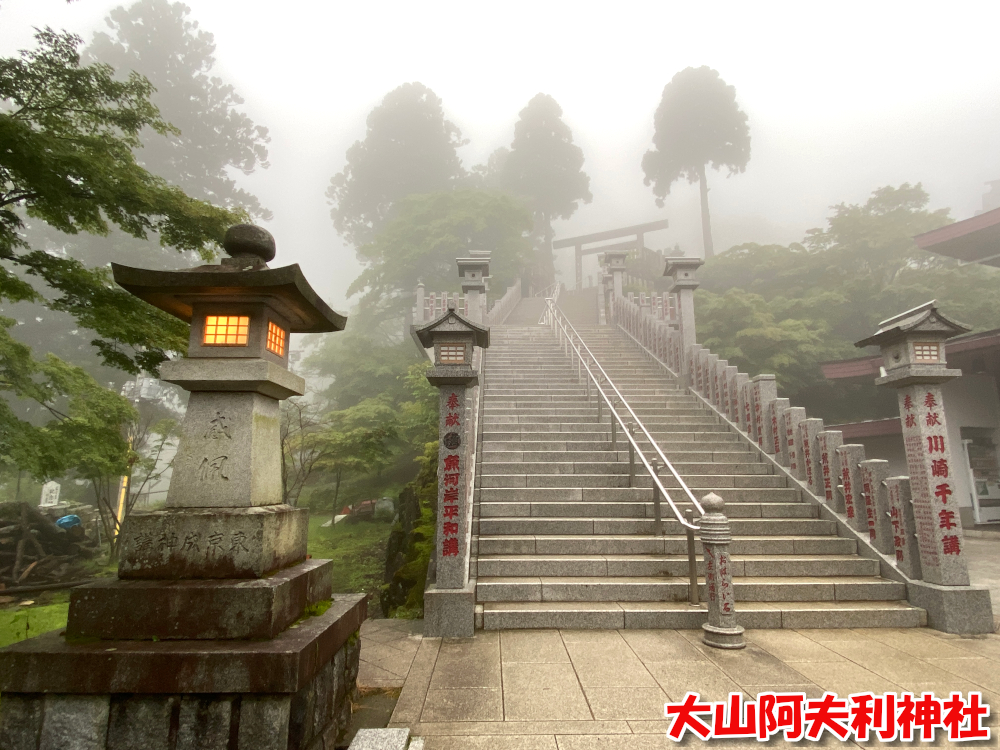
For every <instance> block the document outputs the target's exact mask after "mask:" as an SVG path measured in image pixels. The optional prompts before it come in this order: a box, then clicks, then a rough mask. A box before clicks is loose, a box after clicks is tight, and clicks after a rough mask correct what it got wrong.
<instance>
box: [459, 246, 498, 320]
mask: <svg viewBox="0 0 1000 750" xmlns="http://www.w3.org/2000/svg"><path fill="white" fill-rule="evenodd" d="M455 260H456V262H457V263H458V277H459V279H460V280H461V282H462V293H463V294H464V295H465V299H466V301H467V310H468V314H469V320H471V321H473V322H474V323H483V322H484V321H485V319H486V310H485V308H486V289H487V287H486V281H487V279H489V277H490V254H489V253H488V252H474V253H473V257H471V258H456V259H455Z"/></svg>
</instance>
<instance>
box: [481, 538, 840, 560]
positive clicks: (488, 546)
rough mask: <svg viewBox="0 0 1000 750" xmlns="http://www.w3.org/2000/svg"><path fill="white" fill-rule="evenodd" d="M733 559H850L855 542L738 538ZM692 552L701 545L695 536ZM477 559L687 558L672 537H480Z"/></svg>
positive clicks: (682, 540)
mask: <svg viewBox="0 0 1000 750" xmlns="http://www.w3.org/2000/svg"><path fill="white" fill-rule="evenodd" d="M729 551H730V553H731V554H733V555H772V556H773V555H853V554H855V553H856V552H857V542H856V541H855V540H854V539H846V538H843V537H837V536H794V535H790V536H781V535H775V536H739V535H734V536H733V541H732V543H731V545H730V547H729ZM695 552H696V554H698V555H701V542H700V541H699V540H698V537H697V535H695ZM479 554H480V555H535V554H537V555H685V556H686V555H687V537H686V536H685V535H683V534H676V535H672V536H652V535H647V536H615V535H600V536H559V535H544V534H543V535H539V536H524V535H511V536H480V537H479Z"/></svg>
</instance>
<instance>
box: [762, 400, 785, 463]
mask: <svg viewBox="0 0 1000 750" xmlns="http://www.w3.org/2000/svg"><path fill="white" fill-rule="evenodd" d="M787 408H788V399H787V398H776V399H774V401H772V402H771V403H769V404H768V405H767V411H766V412H765V413H764V418H765V419H766V420H767V423H768V424H769V425H770V426H771V427H770V435H771V449H770V450H768V451H767V452H768V453H771V454H773V455H774V460H775V461H777V462H778V463H779V464H781V465H782V466H788V458H787V457H786V454H785V451H784V450H782V446H783V445H784V443H785V435H784V433H783V432H782V431H781V419H782V415H784V413H785V409H787Z"/></svg>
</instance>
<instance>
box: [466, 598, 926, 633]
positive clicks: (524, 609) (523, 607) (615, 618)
mask: <svg viewBox="0 0 1000 750" xmlns="http://www.w3.org/2000/svg"><path fill="white" fill-rule="evenodd" d="M736 611H737V616H738V618H739V622H740V624H741V625H742V626H743V627H745V628H753V629H764V628H767V629H777V628H790V629H800V628H918V627H924V626H925V625H926V624H927V613H926V611H925V610H923V609H920V608H918V607H912V606H910V605H908V604H907V603H906V602H897V601H889V602H786V601H776V602H747V603H743V602H740V601H738V600H737V604H736ZM707 620H708V613H707V612H706V610H705V609H704V608H703V607H702V608H697V607H692V606H691V605H689V604H688V603H687V602H621V603H618V602H488V603H486V604H484V605H483V627H484V629H486V630H517V629H531V628H561V629H566V630H569V629H584V630H624V629H639V630H649V629H659V628H678V629H684V630H692V629H698V628H701V626H702V624H703V623H704V622H706V621H707Z"/></svg>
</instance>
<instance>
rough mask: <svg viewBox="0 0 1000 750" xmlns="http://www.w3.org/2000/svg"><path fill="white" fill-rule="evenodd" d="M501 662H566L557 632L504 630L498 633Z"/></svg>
mask: <svg viewBox="0 0 1000 750" xmlns="http://www.w3.org/2000/svg"><path fill="white" fill-rule="evenodd" d="M500 657H501V660H502V661H503V662H536V663H543V662H568V661H569V654H568V653H567V652H566V646H565V645H564V644H563V640H562V637H561V636H560V635H559V631H558V630H504V631H502V632H501V633H500Z"/></svg>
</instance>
